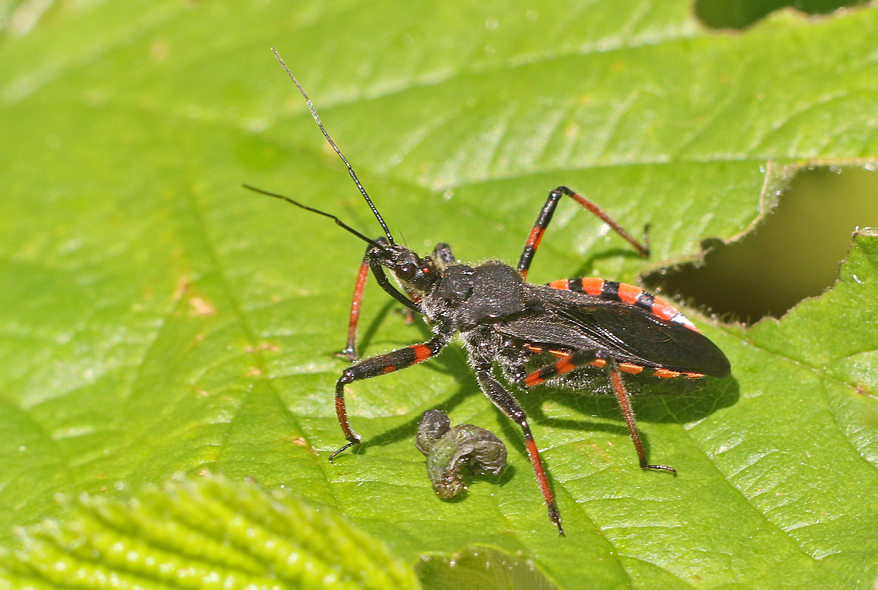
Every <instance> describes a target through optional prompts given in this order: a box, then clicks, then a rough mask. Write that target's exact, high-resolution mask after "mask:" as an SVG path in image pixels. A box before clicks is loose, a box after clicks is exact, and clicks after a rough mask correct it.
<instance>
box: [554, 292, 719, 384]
mask: <svg viewBox="0 0 878 590" xmlns="http://www.w3.org/2000/svg"><path fill="white" fill-rule="evenodd" d="M556 313H557V317H558V318H559V319H561V320H562V321H564V323H566V322H570V323H571V324H572V325H574V326H576V327H577V328H578V329H580V330H582V331H583V332H585V333H586V334H588V335H589V337H590V338H591V339H593V340H595V341H596V342H598V343H600V344H601V345H602V346H604V347H605V348H606V349H607V350H609V351H610V352H611V353H613V354H617V355H619V357H620V358H623V359H624V358H628V359H631V360H633V361H634V362H638V364H643V365H645V366H656V367H662V368H665V369H670V370H673V371H684V372H695V373H704V374H705V375H710V376H712V377H726V376H728V374H729V370H730V367H729V361H728V359H726V356H725V355H724V354H723V352H722V351H721V350H720V349H719V348H718V347H717V346H716V345H715V344H714V343H713V342H711V341H710V340H708V339H707V338H706V337H705V336H703V335H701V334H699V333H698V332H696V331H694V330H692V329H690V328H687V327H686V326H684V325H682V324H678V323H676V322H670V321H667V320H663V319H661V318H658V317H656V316H654V315H653V314H651V313H649V312H647V311H645V310H641V309H639V308H636V307H634V306H629V305H626V304H621V305H593V304H592V305H579V306H568V307H565V308H563V309H559V310H556Z"/></svg>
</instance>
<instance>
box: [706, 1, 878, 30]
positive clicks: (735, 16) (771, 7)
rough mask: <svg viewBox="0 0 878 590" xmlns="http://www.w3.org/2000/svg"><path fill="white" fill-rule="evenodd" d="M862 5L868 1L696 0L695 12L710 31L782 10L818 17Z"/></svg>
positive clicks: (746, 23) (735, 26) (747, 23)
mask: <svg viewBox="0 0 878 590" xmlns="http://www.w3.org/2000/svg"><path fill="white" fill-rule="evenodd" d="M865 4H867V0H696V1H695V6H694V10H695V16H697V17H698V19H699V20H700V21H701V22H702V23H704V24H705V25H707V26H708V27H710V28H712V29H743V28H746V27H749V26H750V25H752V24H753V23H755V22H756V21H758V20H760V19H762V18H764V17H766V16H768V15H769V14H771V13H772V12H774V11H776V10H781V9H783V8H793V9H795V10H798V11H799V12H802V13H804V14H807V15H819V14H829V13H830V12H833V11H835V10H838V9H839V8H846V7H857V6H862V5H865Z"/></svg>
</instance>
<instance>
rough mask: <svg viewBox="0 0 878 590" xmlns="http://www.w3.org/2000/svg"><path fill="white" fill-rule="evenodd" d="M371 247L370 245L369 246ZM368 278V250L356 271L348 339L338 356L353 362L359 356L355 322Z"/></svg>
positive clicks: (358, 315)
mask: <svg viewBox="0 0 878 590" xmlns="http://www.w3.org/2000/svg"><path fill="white" fill-rule="evenodd" d="M369 248H370V249H371V246H370V247H369ZM368 278H369V250H366V256H364V257H363V262H361V263H360V271H359V272H358V273H357V282H356V283H355V284H354V297H353V300H352V301H351V315H350V319H349V321H348V341H347V344H346V345H345V347H344V349H343V350H342V351H341V352H339V353H338V354H339V356H343V357H345V358H347V359H348V360H349V361H351V362H354V361H355V360H357V359H358V358H360V355H359V353H358V352H357V324H358V323H359V322H360V308H361V306H362V304H363V292H364V291H365V290H366V279H368Z"/></svg>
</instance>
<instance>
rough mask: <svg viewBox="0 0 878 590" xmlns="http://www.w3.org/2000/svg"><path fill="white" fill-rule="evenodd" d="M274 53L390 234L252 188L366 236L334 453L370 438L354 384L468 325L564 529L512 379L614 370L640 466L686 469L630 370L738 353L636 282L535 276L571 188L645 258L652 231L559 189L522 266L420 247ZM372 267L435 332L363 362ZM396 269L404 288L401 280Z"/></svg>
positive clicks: (562, 379)
mask: <svg viewBox="0 0 878 590" xmlns="http://www.w3.org/2000/svg"><path fill="white" fill-rule="evenodd" d="M275 56H276V57H277V59H278V61H280V63H281V65H282V66H283V68H284V69H285V70H286V72H287V74H288V75H289V76H290V78H291V79H292V80H293V82H294V83H295V84H296V87H297V88H298V89H299V92H301V93H302V96H303V97H304V98H305V101H306V102H307V104H308V108H309V110H310V111H311V115H312V116H313V117H314V120H315V121H316V122H317V124H318V126H319V127H320V130H321V131H322V133H323V135H324V137H325V138H326V140H327V141H328V142H329V144H330V145H331V146H332V148H333V149H334V150H335V152H336V153H337V154H338V156H339V157H340V158H341V159H342V161H343V162H344V163H345V165H346V166H347V168H348V173H349V174H350V176H351V178H352V179H353V181H354V183H355V184H356V186H357V188H358V189H359V191H360V193H361V194H362V195H363V198H364V199H365V200H366V203H368V205H369V207H370V208H371V210H372V213H373V214H374V215H375V218H376V219H377V220H378V222H379V223H380V224H381V228H382V229H383V230H384V237H382V238H378V239H374V240H373V239H371V238H368V237H366V236H365V235H363V234H362V233H360V232H358V231H356V230H355V229H353V228H351V227H349V226H348V225H346V224H345V223H343V222H342V221H341V220H339V219H338V218H337V217H335V216H334V215H330V214H329V213H325V212H323V211H319V210H317V209H313V208H311V207H307V206H305V205H303V204H301V203H299V202H297V201H295V200H293V199H291V198H289V197H285V196H283V195H279V194H275V193H271V192H268V191H263V190H260V189H256V188H254V187H251V186H247V185H245V186H246V187H247V188H249V189H251V190H254V191H256V192H259V193H262V194H265V195H268V196H271V197H276V198H279V199H283V200H285V201H287V202H289V203H292V204H293V205H296V206H298V207H301V208H303V209H306V210H308V211H312V212H314V213H318V214H320V215H323V216H325V217H329V218H331V219H333V220H334V221H335V223H336V224H338V225H340V226H341V227H343V228H344V229H346V230H347V231H349V232H350V233H352V234H354V235H356V236H357V237H359V238H360V239H361V240H363V241H365V242H366V243H367V244H368V247H367V248H366V254H365V256H364V257H363V262H362V264H361V266H360V271H359V273H358V276H357V281H356V286H355V288H354V297H353V303H352V305H351V313H350V323H349V328H348V337H347V345H346V347H345V349H344V351H343V354H344V355H345V356H346V357H347V358H348V359H350V360H351V362H352V363H353V364H352V365H351V366H349V367H348V368H347V369H345V370H344V371H343V372H342V375H341V377H340V378H339V380H338V382H337V383H336V387H335V409H336V413H337V415H338V421H339V424H340V425H341V429H342V431H343V432H344V435H345V438H347V440H348V442H347V444H345V445H344V446H343V447H341V448H340V449H338V450H337V451H335V452H334V453H333V454H332V456H331V457H330V461H332V459H334V458H335V457H336V456H337V455H338V454H339V453H341V452H342V451H344V450H345V449H347V448H349V447H351V446H354V445H358V444H360V436H359V435H358V434H356V433H355V432H354V430H353V428H351V425H350V421H349V420H348V415H347V407H346V405H345V398H344V393H345V386H346V385H348V384H350V383H353V382H355V381H360V380H362V379H369V378H371V377H377V376H379V375H385V374H387V373H391V372H393V371H398V370H400V369H405V368H408V367H411V366H412V365H415V364H418V363H422V362H424V361H426V360H427V359H429V358H431V357H433V356H435V355H437V354H439V353H440V352H441V351H442V349H443V348H445V346H446V345H448V343H449V342H450V341H451V340H452V339H453V338H454V336H455V335H456V334H459V335H460V338H461V340H462V341H463V346H464V348H465V349H466V352H467V355H468V357H469V364H470V366H471V367H472V369H473V370H474V371H475V374H476V378H477V379H478V383H479V386H480V388H481V389H482V391H483V392H484V393H485V395H487V396H488V398H489V399H490V400H491V401H492V402H493V403H494V405H496V406H497V407H498V408H499V409H500V410H501V411H502V412H503V413H504V414H506V415H507V416H508V417H509V418H510V419H511V420H513V421H514V422H515V423H517V424H518V425H519V426H520V427H521V429H522V431H523V433H524V441H525V448H526V450H527V454H528V457H529V458H530V462H531V464H532V465H533V468H534V471H535V472H536V477H537V482H538V483H539V487H540V491H541V492H542V494H543V499H544V500H545V503H546V506H547V508H548V512H549V517H550V518H551V520H552V522H554V523H555V524H556V525H557V527H558V530H559V531H560V532H561V533H562V534H563V529H562V527H561V516H560V513H559V512H558V507H557V505H556V504H555V500H554V497H553V495H552V489H551V486H550V485H549V481H548V478H547V477H546V472H545V469H544V468H543V463H542V460H541V459H540V452H539V449H538V448H537V444H536V442H535V441H534V438H533V435H532V434H531V430H530V426H529V425H528V422H527V417H526V416H525V413H524V411H523V410H522V408H521V406H520V405H519V403H518V401H516V398H515V396H514V395H513V393H512V392H511V391H510V387H509V385H512V386H518V387H525V388H530V387H534V386H536V385H541V384H543V383H545V384H548V385H551V386H554V387H561V388H573V389H580V390H581V389H582V388H583V383H586V382H589V381H593V380H594V374H595V373H597V374H598V375H601V374H603V375H605V376H606V378H607V379H608V380H609V383H610V384H611V388H610V389H611V391H612V392H613V393H614V394H615V396H616V398H617V399H618V401H619V405H620V406H621V408H622V414H623V415H624V417H625V421H626V423H627V425H628V431H629V433H630V435H631V439H632V441H633V442H634V447H635V449H636V450H637V456H638V458H639V460H640V467H641V468H643V469H657V470H663V471H668V472H671V473H676V471H675V470H674V469H673V468H671V467H668V466H666V465H650V464H649V463H648V462H647V459H646V454H645V453H644V450H643V445H642V443H641V440H640V434H639V432H638V430H637V425H636V421H635V418H634V411H633V410H632V408H631V401H630V396H629V393H628V391H627V389H626V387H625V381H624V379H623V376H622V375H623V374H626V373H627V374H641V373H644V374H646V373H651V374H652V375H654V376H656V377H661V378H672V377H682V378H686V379H698V378H701V377H704V376H711V377H726V376H727V375H728V374H729V362H728V360H727V359H726V357H725V355H724V354H723V353H722V351H721V350H720V349H719V348H717V346H716V345H715V344H713V343H712V342H711V341H710V340H708V339H707V338H706V337H705V336H703V335H702V334H701V333H700V332H699V331H698V328H696V327H695V325H694V324H693V323H692V322H691V321H689V320H688V319H687V318H686V317H685V316H684V315H683V314H681V313H680V312H679V311H678V310H677V309H675V308H674V307H673V306H672V305H670V304H669V303H667V302H666V301H663V300H662V299H660V298H658V297H656V296H654V295H652V294H650V293H648V292H646V291H644V290H642V289H640V288H638V287H635V286H632V285H626V284H624V283H617V282H614V281H607V280H603V279H595V278H584V279H565V280H559V281H553V282H551V283H549V284H547V285H536V284H532V283H528V282H525V278H526V277H527V273H528V269H529V268H530V265H531V262H532V261H533V257H534V254H535V253H536V251H537V247H538V246H539V244H540V240H541V239H542V237H543V233H544V231H545V230H546V227H548V225H549V222H550V221H551V220H552V215H553V214H554V212H555V208H556V206H557V205H558V202H559V201H560V200H561V199H562V198H563V197H565V196H566V197H570V198H571V199H573V200H574V201H576V202H578V203H579V204H581V205H582V206H584V207H585V208H586V209H588V210H589V211H591V212H592V213H594V214H595V215H597V216H598V217H600V218H601V219H602V220H603V221H604V222H605V223H607V224H609V226H610V227H611V228H612V229H613V230H614V231H616V233H618V234H619V235H621V236H622V237H623V238H625V239H626V240H627V241H628V242H629V243H630V244H631V245H632V246H633V247H634V248H636V249H637V251H638V252H639V253H640V254H641V255H642V256H648V255H649V246H648V242H647V240H646V238H645V239H644V244H641V243H639V242H638V241H637V240H635V239H634V238H633V237H631V235H629V234H628V232H626V231H625V230H624V229H623V228H622V227H621V226H619V225H618V224H617V223H616V222H615V221H613V220H612V219H610V217H609V216H608V215H607V214H606V213H604V212H603V211H601V210H600V209H599V208H598V207H597V206H596V205H594V204H593V203H592V202H590V201H589V200H587V199H586V198H585V197H583V196H582V195H579V194H578V193H576V192H574V191H572V190H570V189H569V188H567V187H564V186H560V187H558V188H556V189H554V190H552V191H551V192H550V193H549V198H548V200H547V201H546V203H545V205H543V208H542V209H541V210H540V213H539V216H538V217H537V221H536V223H535V224H534V227H533V229H532V230H531V232H530V235H529V236H528V238H527V241H526V242H525V245H524V250H523V252H522V254H521V258H520V259H519V261H518V265H517V267H515V268H513V267H512V266H509V265H508V264H505V263H503V262H499V261H489V262H485V263H482V264H479V265H476V266H469V265H466V264H461V263H459V262H457V260H456V259H455V257H454V255H453V254H452V252H451V248H450V247H449V246H448V245H447V244H444V243H440V244H438V245H437V246H436V248H435V249H434V250H433V253H432V255H430V256H419V255H418V254H416V253H415V252H414V251H412V250H411V249H409V248H407V247H405V246H402V245H399V244H397V243H396V242H395V241H394V239H393V236H392V235H391V233H390V230H389V229H388V227H387V224H386V223H385V222H384V220H383V218H382V217H381V215H380V214H379V213H378V210H377V208H376V207H375V205H374V204H373V203H372V200H371V199H370V198H369V195H368V194H367V193H366V190H365V189H364V188H363V185H362V184H361V183H360V181H359V179H358V178H357V175H356V174H355V173H354V170H353V168H352V167H351V165H350V164H349V163H348V161H347V159H346V158H345V157H344V155H343V154H342V153H341V151H340V150H339V149H338V147H337V146H336V145H335V142H333V140H332V139H331V138H330V137H329V134H328V133H327V132H326V130H325V129H324V128H323V124H322V123H321V122H320V118H319V117H318V116H317V112H316V111H315V110H314V106H313V105H312V104H311V100H310V99H309V98H308V96H307V94H305V91H304V90H303V89H302V87H301V85H299V82H298V80H296V78H295V76H293V74H292V72H290V70H289V69H288V68H287V66H286V64H284V62H283V60H282V59H281V58H280V56H279V55H278V54H277V52H276V51H275ZM370 271H371V273H372V275H373V276H374V277H375V279H376V280H377V281H378V284H379V285H380V286H381V288H382V289H383V290H384V291H386V292H387V293H388V294H389V295H390V296H391V297H393V298H394V299H396V300H397V301H399V302H400V303H401V304H402V305H404V306H405V307H407V308H408V309H410V310H412V312H414V313H417V314H420V315H421V316H423V318H424V320H425V321H426V323H427V325H428V326H429V327H430V329H431V330H432V332H433V338H431V339H430V340H429V341H427V342H424V343H422V344H414V345H412V346H408V347H406V348H402V349H399V350H394V351H392V352H388V353H385V354H381V355H378V356H375V357H372V358H368V359H365V360H359V359H358V354H357V324H358V321H359V316H360V305H361V303H362V298H363V291H364V288H365V285H366V280H367V278H368V275H369V272H370ZM388 271H389V273H390V276H391V277H392V278H393V279H394V280H395V282H396V284H397V285H398V286H399V288H397V286H394V284H393V282H391V279H390V278H389V277H388ZM495 367H499V368H500V370H501V371H502V373H503V377H504V378H505V381H507V382H508V383H504V382H503V381H501V380H500V379H498V376H497V375H495V372H494V368H495ZM592 392H593V391H592Z"/></svg>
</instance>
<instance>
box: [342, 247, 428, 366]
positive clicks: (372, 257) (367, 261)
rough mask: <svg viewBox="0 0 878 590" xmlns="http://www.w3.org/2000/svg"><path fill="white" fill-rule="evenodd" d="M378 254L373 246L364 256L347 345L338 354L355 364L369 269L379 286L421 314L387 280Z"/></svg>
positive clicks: (413, 304)
mask: <svg viewBox="0 0 878 590" xmlns="http://www.w3.org/2000/svg"><path fill="white" fill-rule="evenodd" d="M375 242H376V243H377V244H380V245H382V246H384V245H386V244H387V243H388V242H387V240H386V239H384V238H378V239H377V240H375ZM377 252H380V250H379V249H378V248H376V247H375V246H373V245H369V246H368V247H367V248H366V254H365V255H363V262H362V263H360V270H359V272H358V273H357V282H356V283H355V284H354V296H353V299H352V301H351V314H350V318H349V320H348V339H347V344H345V347H344V349H342V350H341V351H340V352H339V353H338V355H339V356H342V357H345V358H347V359H348V360H349V361H351V362H354V361H356V360H357V359H358V358H360V356H359V353H358V352H357V325H358V324H359V321H360V310H361V306H362V303H363V292H364V291H365V289H366V280H367V279H368V276H369V269H371V270H372V274H373V275H375V279H376V280H377V281H378V285H379V286H380V287H381V288H382V289H384V291H386V292H387V293H388V294H389V295H390V296H392V297H393V298H394V299H396V300H397V301H399V302H400V303H402V304H403V305H405V306H406V307H408V308H409V309H411V310H413V311H416V312H420V308H419V307H418V306H417V304H416V303H414V302H412V301H411V300H410V299H409V298H408V297H406V296H405V295H403V294H402V293H400V292H399V290H398V289H397V288H396V287H394V286H393V285H392V284H391V283H390V281H389V280H388V279H387V275H386V274H385V273H384V268H383V267H382V266H381V263H380V262H379V261H378V258H377V255H376V253H377Z"/></svg>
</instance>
